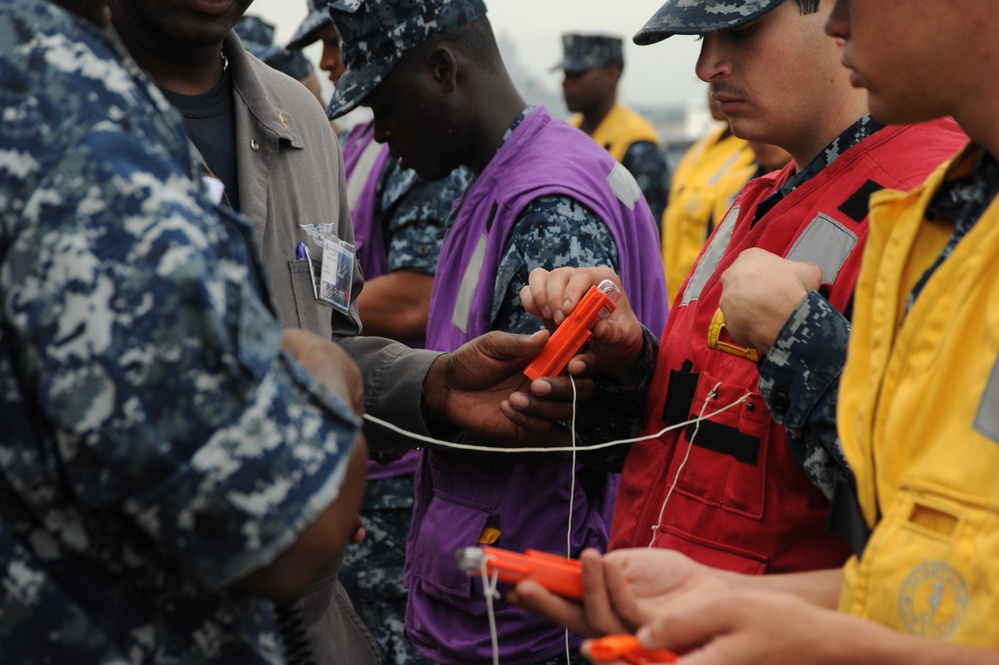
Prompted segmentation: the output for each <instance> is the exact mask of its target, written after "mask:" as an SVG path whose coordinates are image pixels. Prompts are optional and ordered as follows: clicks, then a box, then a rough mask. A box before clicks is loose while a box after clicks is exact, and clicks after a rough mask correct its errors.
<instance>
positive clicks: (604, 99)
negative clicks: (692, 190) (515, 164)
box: [554, 33, 670, 221]
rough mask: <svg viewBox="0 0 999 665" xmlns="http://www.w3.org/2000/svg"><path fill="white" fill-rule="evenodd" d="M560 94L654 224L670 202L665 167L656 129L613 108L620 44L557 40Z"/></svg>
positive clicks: (601, 38) (589, 38) (584, 38)
mask: <svg viewBox="0 0 999 665" xmlns="http://www.w3.org/2000/svg"><path fill="white" fill-rule="evenodd" d="M562 50H563V54H564V57H563V59H562V60H561V62H559V63H558V64H557V65H555V67H554V69H561V70H562V71H563V72H564V73H565V77H564V79H563V80H562V94H563V97H564V98H565V104H566V107H567V108H568V109H569V110H570V111H572V112H574V113H575V114H576V115H574V116H573V117H572V118H570V119H569V122H570V123H571V124H573V125H575V126H576V127H579V128H580V129H582V130H583V131H584V132H586V133H587V134H589V135H590V137H591V138H592V139H593V140H594V141H596V142H597V143H598V144H600V145H602V146H603V147H604V148H606V149H607V151H608V152H610V153H611V155H613V156H614V159H616V160H618V161H619V162H621V165H622V166H624V168H626V169H628V171H629V172H630V173H631V175H633V176H634V177H635V181H636V182H637V183H638V186H639V188H640V189H641V190H642V193H643V194H644V195H645V200H646V201H647V202H648V204H649V208H651V209H652V216H653V217H654V218H655V219H656V221H659V220H661V219H662V216H663V213H664V212H665V211H666V204H667V203H668V200H669V180H670V175H669V167H668V166H667V164H666V156H665V155H664V154H663V151H662V149H661V146H660V140H659V133H658V132H657V130H656V128H655V127H654V126H653V125H652V124H651V123H650V122H649V121H648V120H646V119H645V118H643V117H642V116H641V115H639V114H638V113H636V112H635V111H633V110H632V109H630V108H629V107H627V106H626V105H624V104H620V103H618V102H617V96H618V84H619V83H620V80H621V75H622V73H623V71H624V44H623V41H622V39H621V38H620V37H615V36H611V35H582V34H575V33H570V34H566V35H563V36H562Z"/></svg>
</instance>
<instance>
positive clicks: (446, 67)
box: [430, 46, 458, 92]
mask: <svg viewBox="0 0 999 665" xmlns="http://www.w3.org/2000/svg"><path fill="white" fill-rule="evenodd" d="M430 70H431V76H432V78H433V81H434V83H436V84H437V85H439V86H440V87H441V90H443V91H444V92H454V90H455V88H457V87H458V57H457V54H456V53H455V52H454V51H453V50H451V48H449V47H447V46H438V47H437V48H435V49H434V50H433V51H431V53H430Z"/></svg>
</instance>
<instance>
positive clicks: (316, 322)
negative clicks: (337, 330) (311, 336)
mask: <svg viewBox="0 0 999 665" xmlns="http://www.w3.org/2000/svg"><path fill="white" fill-rule="evenodd" d="M318 269H319V266H314V267H313V270H318ZM288 272H289V273H290V274H291V294H292V298H293V303H292V304H293V306H294V308H295V317H296V320H297V321H298V327H299V328H304V329H305V330H312V331H320V330H323V329H324V326H323V321H321V320H320V313H323V314H325V315H326V317H329V316H330V315H331V312H330V310H329V308H328V307H324V306H320V305H319V303H318V302H317V300H316V296H315V291H314V290H313V284H314V282H313V281H312V273H310V272H309V259H294V260H292V261H288ZM326 323H327V326H325V327H328V325H329V324H328V322H326Z"/></svg>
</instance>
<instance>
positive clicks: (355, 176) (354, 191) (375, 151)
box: [347, 141, 384, 211]
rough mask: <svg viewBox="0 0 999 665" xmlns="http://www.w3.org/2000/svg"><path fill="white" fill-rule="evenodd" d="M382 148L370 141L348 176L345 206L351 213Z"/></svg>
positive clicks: (359, 198)
mask: <svg viewBox="0 0 999 665" xmlns="http://www.w3.org/2000/svg"><path fill="white" fill-rule="evenodd" d="M383 147H384V146H383V145H382V144H381V143H379V142H378V141H372V142H371V143H369V144H368V145H367V147H366V148H365V149H364V152H362V153H361V158H360V159H358V160H357V165H356V166H355V167H354V171H353V173H351V174H350V182H348V183H347V205H348V206H350V208H349V209H350V210H351V211H353V210H354V208H355V207H356V206H357V202H358V201H359V200H361V192H363V191H364V184H365V183H366V182H368V178H369V177H370V176H371V169H373V168H375V162H377V161H378V155H380V154H381V152H382V148H383Z"/></svg>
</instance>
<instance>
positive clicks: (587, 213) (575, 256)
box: [492, 107, 619, 334]
mask: <svg viewBox="0 0 999 665" xmlns="http://www.w3.org/2000/svg"><path fill="white" fill-rule="evenodd" d="M532 109H533V107H528V108H527V109H525V110H524V111H522V112H521V114H520V115H519V116H518V117H517V119H516V120H515V121H514V122H513V124H512V125H511V126H510V128H509V129H508V130H507V131H506V134H504V136H503V142H504V143H505V142H506V140H507V139H508V138H509V137H510V135H511V134H513V132H514V130H516V129H517V127H518V126H519V125H520V123H521V122H523V121H524V118H526V117H527V115H528V114H529V113H530V112H531V110H532ZM600 265H604V266H610V267H611V268H612V269H613V270H615V271H617V270H618V265H619V264H618V257H617V247H616V245H615V244H614V237H613V236H612V235H611V232H610V229H609V228H607V224H605V223H604V221H603V220H602V219H600V216H599V215H597V214H596V213H595V212H593V211H592V210H590V209H589V208H588V207H586V206H585V205H583V204H582V203H580V202H579V201H577V200H576V199H573V198H572V197H570V196H565V195H554V196H543V197H541V198H538V199H535V200H534V201H531V202H530V203H529V204H528V205H527V206H526V207H525V208H524V210H523V211H521V213H520V216H519V217H518V218H517V220H516V222H514V225H513V228H512V229H511V230H510V235H509V236H508V237H507V244H506V248H505V249H504V251H503V257H502V258H501V259H500V264H499V268H498V269H497V271H496V283H495V286H494V288H493V307H492V329H493V330H502V331H505V332H513V333H525V334H529V333H534V332H537V331H538V330H541V329H542V327H543V326H542V324H541V322H540V321H539V320H538V319H537V318H535V317H534V316H533V315H531V314H528V313H527V310H525V309H524V306H523V305H522V304H521V302H520V291H521V289H522V288H523V287H525V286H527V284H528V281H529V279H530V274H531V271H532V270H534V269H535V268H544V269H545V270H554V269H555V268H560V267H564V266H600Z"/></svg>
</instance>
